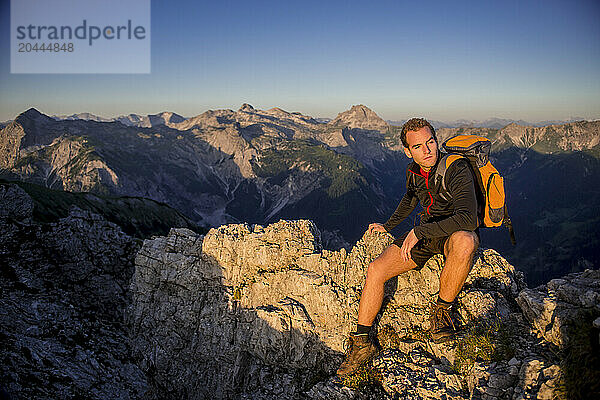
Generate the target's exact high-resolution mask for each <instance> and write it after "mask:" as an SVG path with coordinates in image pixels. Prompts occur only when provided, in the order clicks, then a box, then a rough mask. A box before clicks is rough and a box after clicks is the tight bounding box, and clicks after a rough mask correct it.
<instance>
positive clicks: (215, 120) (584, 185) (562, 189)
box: [0, 104, 600, 283]
mask: <svg viewBox="0 0 600 400" xmlns="http://www.w3.org/2000/svg"><path fill="white" fill-rule="evenodd" d="M490 121H492V120H490ZM471 122H472V123H474V122H473V121H471ZM493 123H496V124H497V125H495V126H494V125H493ZM502 123H503V122H502V120H493V121H492V122H490V124H488V125H490V126H487V127H485V126H482V127H473V126H466V127H460V128H450V127H445V126H441V127H439V128H438V129H437V133H438V138H439V139H440V141H441V140H443V139H445V138H448V137H450V136H452V135H455V134H469V133H476V134H479V135H483V136H486V137H488V138H490V139H491V140H492V142H493V147H492V159H493V161H494V163H495V165H497V166H498V168H499V169H500V170H501V172H503V174H504V175H505V176H506V187H507V194H508V205H509V211H510V213H511V217H512V219H513V222H514V224H515V230H516V232H517V240H518V244H517V246H516V247H514V248H513V247H511V246H510V244H509V242H508V239H507V237H508V235H507V234H506V233H505V232H503V231H502V230H500V231H492V230H485V232H484V233H483V239H484V241H485V242H486V246H487V247H494V248H496V249H497V250H499V251H501V252H502V253H503V254H504V255H505V256H506V257H507V258H508V259H509V260H511V262H512V263H514V264H515V265H517V266H519V267H520V268H521V269H522V270H525V271H526V272H527V274H528V275H527V276H528V279H529V281H530V283H536V282H541V281H546V280H547V279H548V278H549V277H551V276H559V275H562V274H564V273H566V272H572V271H577V270H582V269H584V268H586V267H587V268H589V267H590V265H594V263H595V262H596V261H595V256H594V254H597V252H598V250H599V248H600V233H599V230H598V229H597V228H596V227H597V226H598V222H600V221H599V219H600V217H598V216H597V215H595V212H594V210H595V209H596V208H597V207H598V206H600V195H599V190H598V188H599V187H600V186H599V185H598V184H599V183H600V161H599V158H600V146H599V139H600V121H577V122H569V123H565V124H554V125H548V126H542V127H540V126H524V125H520V124H519V123H515V122H510V123H509V124H506V125H505V126H502V127H501V128H497V127H496V126H499V125H501V124H502ZM465 125H469V124H465ZM408 161H409V160H408V159H407V158H406V156H405V155H404V154H403V152H402V145H401V142H400V127H399V126H395V125H393V124H390V123H388V122H386V121H384V120H383V119H382V118H380V117H379V116H378V115H377V114H376V113H375V112H374V111H373V110H371V109H369V108H368V107H366V106H364V105H355V106H353V107H352V108H351V109H349V110H347V111H344V112H342V113H340V114H338V115H337V116H336V118H334V119H332V120H324V119H320V118H313V117H311V116H308V115H304V114H301V113H298V112H287V111H285V110H282V109H281V108H271V109H269V110H258V109H255V108H254V107H252V106H251V105H249V104H243V105H242V106H241V107H240V108H239V109H238V110H237V111H233V110H230V109H221V110H208V111H206V112H203V113H201V114H199V115H197V116H194V117H191V118H184V117H182V116H180V115H178V114H175V113H171V112H164V113H159V114H154V115H148V116H137V115H134V114H130V115H128V116H122V117H117V118H115V119H112V120H108V121H106V120H102V119H100V118H98V117H95V116H93V115H91V114H87V113H84V114H76V115H72V116H68V117H60V118H59V117H50V116H47V115H44V114H42V113H40V112H39V111H38V110H36V109H33V108H31V109H29V110H27V111H25V112H23V113H21V114H19V115H18V116H17V117H16V118H15V120H14V121H12V122H9V123H8V124H7V125H6V126H5V127H4V128H2V130H1V131H0V177H3V178H5V179H15V180H22V181H28V182H32V183H37V184H41V185H43V186H46V187H49V188H53V189H61V190H66V191H72V192H93V193H96V194H100V195H110V196H138V197H147V198H150V199H153V200H156V201H159V202H163V203H166V204H168V205H169V206H172V207H174V208H175V209H177V210H179V211H181V212H182V213H183V214H184V215H186V216H187V217H188V218H190V219H191V220H192V221H193V222H194V223H196V224H198V225H201V226H205V227H210V226H218V225H221V224H224V223H232V222H234V223H237V222H247V223H250V224H253V223H260V224H265V223H270V222H274V221H277V220H279V219H282V218H283V219H298V218H309V219H312V220H313V221H315V222H316V224H317V226H319V228H320V229H321V230H322V231H323V239H324V242H325V245H326V246H328V247H330V248H339V247H349V246H350V243H354V242H355V241H356V240H357V239H358V238H360V237H361V236H362V233H363V232H364V230H365V229H366V227H367V225H368V223H370V222H374V221H380V222H384V221H385V220H386V219H387V218H388V217H389V215H390V214H391V213H392V211H393V210H394V209H395V207H396V205H397V203H398V201H399V200H400V198H401V196H402V194H403V193H404V188H405V169H406V165H407V164H408ZM411 223H412V221H405V223H403V224H402V225H401V227H400V228H398V231H399V230H400V229H408V228H409V227H410V226H411ZM559 261H560V262H559ZM565 268H566V269H567V271H565Z"/></svg>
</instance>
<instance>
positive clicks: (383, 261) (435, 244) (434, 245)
mask: <svg viewBox="0 0 600 400" xmlns="http://www.w3.org/2000/svg"><path fill="white" fill-rule="evenodd" d="M400 138H401V140H402V144H403V146H404V152H405V153H406V155H407V156H408V157H409V158H412V159H413V161H414V162H412V163H411V164H410V165H409V166H408V168H407V171H406V188H407V191H406V194H405V195H404V197H402V200H401V201H400V204H399V205H398V207H397V208H396V211H394V214H393V215H392V216H391V217H390V218H389V220H388V221H387V222H386V223H384V224H378V223H372V224H370V225H369V228H368V229H367V232H368V233H370V232H373V231H377V232H388V231H390V230H392V229H393V228H394V227H395V226H396V225H398V224H399V223H400V222H402V221H403V220H404V219H405V218H406V217H407V216H408V215H409V214H410V213H411V212H412V211H413V210H414V208H415V207H416V205H417V202H420V203H421V206H422V207H423V213H422V216H421V223H420V224H419V225H418V226H416V227H414V228H413V229H411V230H410V231H408V232H406V233H404V234H403V235H401V236H400V237H399V238H397V239H396V240H395V241H394V243H393V244H391V245H390V246H389V247H388V248H387V249H385V251H384V252H383V253H382V254H381V255H380V256H379V257H377V258H376V259H375V260H373V261H372V262H371V263H370V264H369V267H368V269H367V278H366V282H365V285H364V287H363V291H362V295H361V299H360V304H359V309H358V324H357V327H356V332H354V333H352V334H350V346H351V347H350V352H349V353H348V355H347V356H346V359H345V360H344V362H343V363H342V365H341V366H340V368H339V369H338V371H337V374H338V376H340V377H343V376H345V375H348V374H351V373H353V372H354V371H356V370H357V369H358V367H360V366H361V365H362V364H364V363H365V362H366V361H368V360H370V359H371V358H372V357H373V356H374V355H375V354H376V353H377V349H376V347H375V345H374V344H373V343H371V342H370V341H369V333H370V330H371V325H372V324H373V321H374V320H375V317H376V316H377V313H378V312H379V310H380V308H381V304H382V302H383V290H384V283H385V282H386V281H387V280H388V279H391V278H393V277H395V276H397V275H400V274H402V273H404V272H406V271H409V270H412V269H415V268H416V269H420V268H422V267H423V265H424V264H425V262H426V261H427V260H428V259H429V258H431V257H432V256H433V255H435V254H443V255H444V256H445V259H446V261H445V265H444V267H443V269H442V272H441V274H440V291H439V295H438V299H437V302H436V303H435V304H434V305H432V308H431V316H430V322H431V326H430V329H429V332H430V334H431V337H432V339H433V340H434V341H436V342H440V341H445V340H448V339H450V338H451V337H452V336H453V335H454V333H455V332H456V326H457V324H456V322H455V321H454V320H453V317H452V313H451V312H450V310H451V306H452V303H453V301H454V300H455V298H456V296H457V295H458V293H459V292H460V290H461V289H462V287H463V285H464V283H465V280H466V279H467V275H468V274H469V271H470V270H471V267H472V263H473V255H474V253H475V250H476V249H477V247H478V246H479V233H478V230H477V227H478V219H477V200H476V195H475V183H474V180H473V179H474V178H473V173H472V172H471V169H470V166H469V164H468V161H466V160H464V159H461V160H458V161H455V162H454V163H452V164H451V165H450V167H449V168H448V170H447V172H446V175H445V179H446V188H447V189H448V192H449V195H450V196H449V199H448V200H444V199H443V198H441V197H440V196H439V194H438V193H437V191H438V189H439V188H438V187H436V186H441V185H436V183H435V170H436V167H437V166H438V163H439V161H440V159H441V155H440V152H439V151H438V144H437V139H436V136H435V130H434V128H433V126H431V124H430V123H429V122H427V121H426V120H424V119H421V118H413V119H411V120H409V121H407V122H406V123H405V124H404V126H403V127H402V130H401V133H400ZM446 197H448V196H446Z"/></svg>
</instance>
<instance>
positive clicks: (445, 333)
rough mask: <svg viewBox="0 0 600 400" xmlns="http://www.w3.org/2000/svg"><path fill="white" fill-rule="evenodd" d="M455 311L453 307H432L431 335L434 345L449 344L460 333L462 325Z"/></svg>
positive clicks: (434, 305)
mask: <svg viewBox="0 0 600 400" xmlns="http://www.w3.org/2000/svg"><path fill="white" fill-rule="evenodd" d="M453 311H454V310H453V309H452V307H444V306H442V305H439V304H433V305H432V306H431V314H430V316H429V322H430V326H429V333H430V334H431V339H433V342H434V343H443V342H447V341H448V340H451V339H452V338H453V337H454V335H455V334H456V333H457V332H458V331H459V329H460V324H459V322H458V319H457V317H456V316H453V314H454V312H453Z"/></svg>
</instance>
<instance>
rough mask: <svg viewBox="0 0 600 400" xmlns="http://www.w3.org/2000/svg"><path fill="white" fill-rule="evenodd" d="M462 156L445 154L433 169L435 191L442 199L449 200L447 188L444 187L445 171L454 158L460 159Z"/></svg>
mask: <svg viewBox="0 0 600 400" xmlns="http://www.w3.org/2000/svg"><path fill="white" fill-rule="evenodd" d="M461 158H464V157H463V156H461V155H459V154H445V155H444V156H443V157H442V159H441V160H440V162H439V163H438V166H437V168H436V170H435V181H434V182H435V188H436V189H437V193H438V194H439V195H440V197H441V198H442V199H444V200H445V201H448V200H449V197H448V196H449V194H448V189H447V188H446V179H445V178H446V171H447V170H448V168H449V167H450V165H452V163H453V162H454V161H456V160H460V159H461Z"/></svg>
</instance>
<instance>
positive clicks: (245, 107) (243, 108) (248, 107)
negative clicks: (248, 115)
mask: <svg viewBox="0 0 600 400" xmlns="http://www.w3.org/2000/svg"><path fill="white" fill-rule="evenodd" d="M238 111H246V112H254V111H256V110H255V109H254V107H252V106H251V105H250V104H248V103H244V104H242V106H241V107H240V109H239V110H238Z"/></svg>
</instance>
